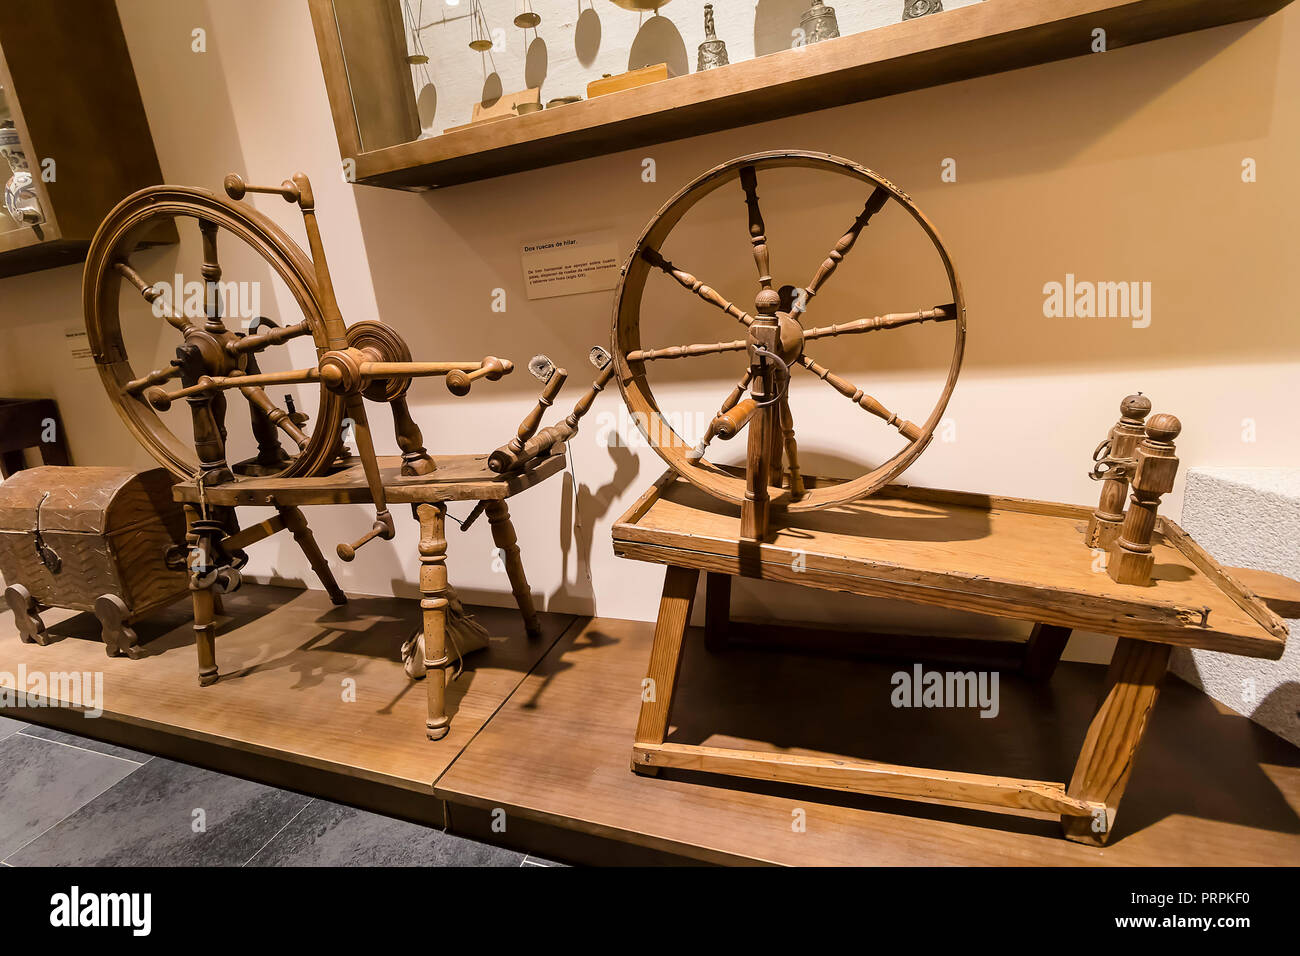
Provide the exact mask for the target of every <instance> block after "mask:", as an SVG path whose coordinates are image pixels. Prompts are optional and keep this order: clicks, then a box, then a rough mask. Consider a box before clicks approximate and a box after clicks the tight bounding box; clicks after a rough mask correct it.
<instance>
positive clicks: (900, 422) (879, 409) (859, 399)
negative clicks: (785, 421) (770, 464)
mask: <svg viewBox="0 0 1300 956" xmlns="http://www.w3.org/2000/svg"><path fill="white" fill-rule="evenodd" d="M798 361H799V364H800V365H802V366H803V367H804V368H806V369H807V370H808V371H810V372H812V373H813V374H814V375H816V376H817V377H818V378H819V379H821V380H822V381H823V382H825V383H826V384H827V385H829V386H830V387H831V388H833V389H835V391H837V392H839V393H840V394H841V395H843V396H844V397H845V398H847V399H848V400H849V401H851V402H853V403H854V404H856V405H858V406H859V407H861V408H864V409H866V410H867V411H868V412H870V413H871V414H872V415H875V416H876V417H877V418H879V419H882V420H884V422H885V423H886V424H889V425H893V426H894V427H895V428H897V429H898V431H899V433H900V434H901V435H902V436H903V437H904V438H906V439H907V440H908V441H916V440H917V439H918V438H920V437H921V428H920V426H918V425H914V424H913V423H912V422H909V421H906V420H904V419H902V418H899V417H898V416H897V415H895V414H894V413H893V412H891V411H890V410H889V409H887V408H886V407H885V406H884V405H881V404H880V402H878V401H876V400H875V399H874V398H872V397H871V396H870V395H868V394H867V393H866V392H864V391H863V390H862V389H860V388H858V387H857V386H856V385H854V384H853V383H852V382H850V381H848V380H847V379H844V378H840V376H838V375H836V374H835V373H834V372H832V371H831V370H830V369H828V368H826V367H825V366H824V365H818V364H817V363H816V362H814V361H813V360H812V359H810V358H809V357H808V356H806V355H801V356H800V357H799V360H798Z"/></svg>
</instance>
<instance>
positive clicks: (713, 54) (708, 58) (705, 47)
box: [695, 3, 731, 73]
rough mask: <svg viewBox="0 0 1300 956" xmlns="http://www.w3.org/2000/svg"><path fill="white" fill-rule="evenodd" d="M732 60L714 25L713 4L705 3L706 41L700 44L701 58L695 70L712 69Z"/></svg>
mask: <svg viewBox="0 0 1300 956" xmlns="http://www.w3.org/2000/svg"><path fill="white" fill-rule="evenodd" d="M730 62H731V61H730V60H729V59H727V44H726V43H725V42H724V41H722V40H719V39H718V32H717V30H716V29H714V26H713V4H711V3H706V4H705V5H704V42H703V43H701V44H700V58H699V60H698V61H697V62H696V66H695V71H696V72H697V73H698V72H700V71H702V70H712V69H713V68H714V67H719V66H726V65H727V64H728V63H730Z"/></svg>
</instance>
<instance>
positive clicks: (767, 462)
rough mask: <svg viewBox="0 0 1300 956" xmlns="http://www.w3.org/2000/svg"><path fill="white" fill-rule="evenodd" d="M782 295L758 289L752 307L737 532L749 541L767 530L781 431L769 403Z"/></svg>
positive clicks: (777, 411)
mask: <svg viewBox="0 0 1300 956" xmlns="http://www.w3.org/2000/svg"><path fill="white" fill-rule="evenodd" d="M780 304H781V296H780V294H778V293H777V292H776V291H775V290H774V289H764V290H762V291H761V292H759V293H758V296H757V298H756V300H755V307H756V311H757V312H758V315H757V316H756V317H755V318H754V323H753V324H752V325H751V326H750V327H749V365H750V368H751V369H753V370H754V372H755V374H754V377H753V379H752V380H751V382H750V388H749V390H750V394H751V395H753V396H754V400H755V407H754V412H753V417H752V418H751V419H750V422H749V445H748V447H747V454H746V461H745V500H744V502H743V503H742V504H741V506H740V536H741V537H742V538H745V539H747V540H750V541H761V540H762V539H763V536H764V535H766V534H767V524H768V513H769V510H770V504H771V503H770V500H769V493H768V485H769V483H770V479H771V471H772V458H773V434H772V433H773V431H776V432H778V434H779V432H780V427H781V424H780V420H779V414H780V413H779V410H778V408H777V405H776V404H774V403H772V398H773V394H772V393H773V387H774V381H773V374H772V373H773V372H774V371H775V367H774V365H773V363H772V361H771V359H770V358H765V357H763V356H762V355H761V354H760V353H759V350H760V349H762V350H763V351H765V352H766V353H767V355H769V356H774V355H779V354H780V352H781V348H780V326H779V325H778V324H777V319H776V309H777V307H778V306H779V305H780Z"/></svg>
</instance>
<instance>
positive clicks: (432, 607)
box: [415, 503, 451, 740]
mask: <svg viewBox="0 0 1300 956" xmlns="http://www.w3.org/2000/svg"><path fill="white" fill-rule="evenodd" d="M415 513H416V516H417V517H418V518H419V519H420V612H421V616H422V618H423V625H424V669H425V680H424V689H425V693H426V695H427V697H428V705H429V714H428V718H427V719H426V720H425V722H424V727H425V732H426V733H427V734H428V736H429V739H430V740H441V739H442V738H443V737H445V736H447V732H448V731H449V730H451V718H450V717H448V716H447V668H448V667H449V666H450V665H451V658H449V657H448V656H447V605H448V604H449V603H450V602H449V601H448V600H447V534H446V518H447V506H446V505H444V504H441V503H426V504H422V505H420V506H419V507H417V508H416V509H415Z"/></svg>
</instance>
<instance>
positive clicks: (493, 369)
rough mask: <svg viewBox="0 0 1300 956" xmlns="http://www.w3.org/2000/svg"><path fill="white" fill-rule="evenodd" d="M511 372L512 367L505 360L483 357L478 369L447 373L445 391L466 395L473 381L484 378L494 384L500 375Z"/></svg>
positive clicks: (490, 356) (489, 356) (492, 356)
mask: <svg viewBox="0 0 1300 956" xmlns="http://www.w3.org/2000/svg"><path fill="white" fill-rule="evenodd" d="M513 370H514V365H513V364H512V363H511V362H510V361H508V360H507V359H502V358H497V357H496V356H495V355H488V356H485V357H484V359H483V362H482V363H481V364H480V365H479V367H478V368H477V369H475V370H474V371H472V372H463V371H461V370H460V369H456V370H455V371H452V372H448V373H447V391H449V392H451V394H453V395H468V394H469V389H470V386H471V385H473V384H474V382H475V380H477V379H480V378H486V379H487V380H488V381H489V382H495V381H497V380H498V379H499V378H501V376H502V375H509V374H510V372H511V371H513Z"/></svg>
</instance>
